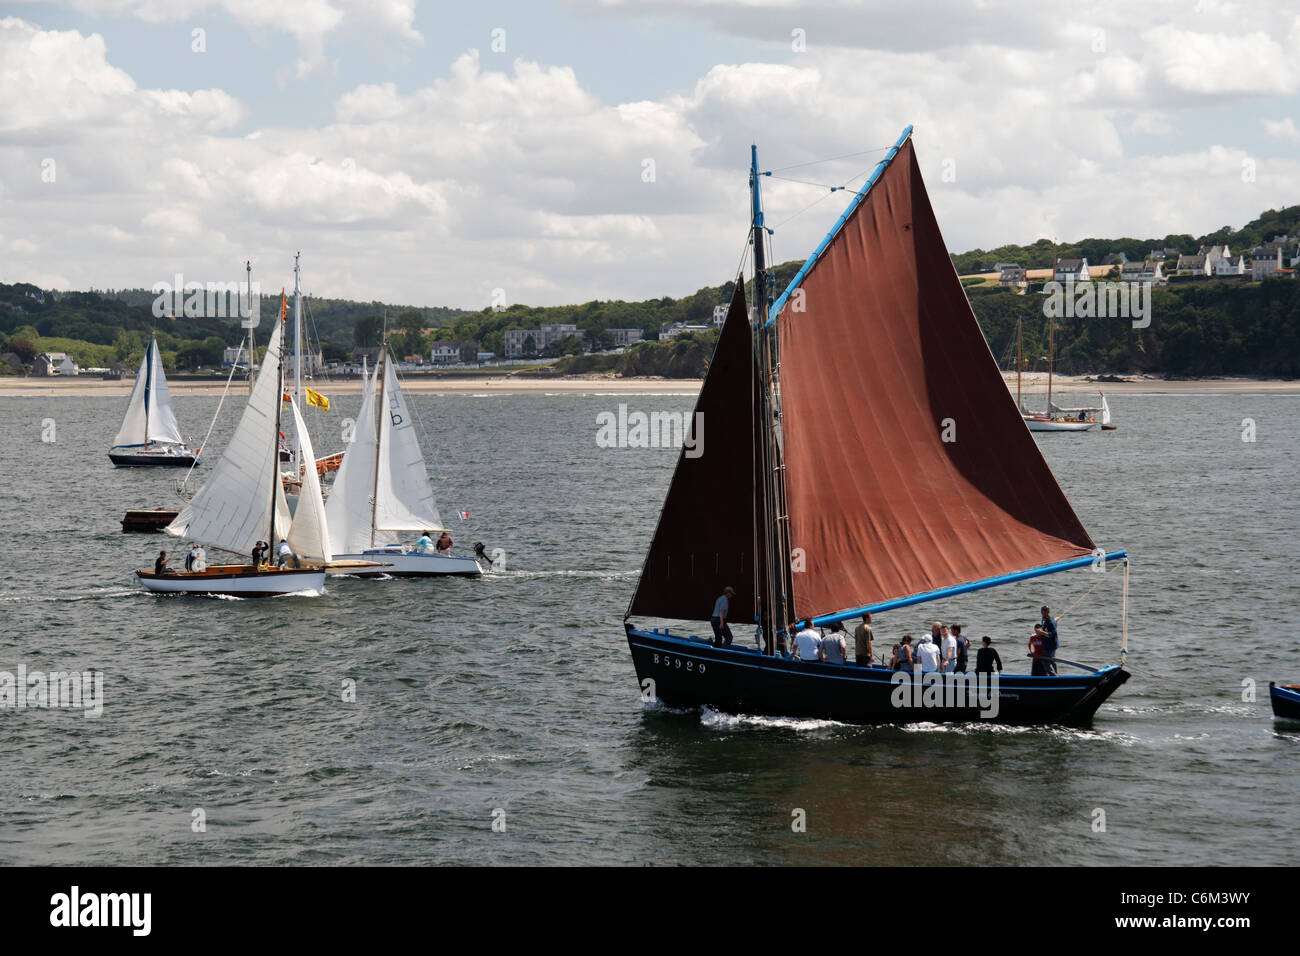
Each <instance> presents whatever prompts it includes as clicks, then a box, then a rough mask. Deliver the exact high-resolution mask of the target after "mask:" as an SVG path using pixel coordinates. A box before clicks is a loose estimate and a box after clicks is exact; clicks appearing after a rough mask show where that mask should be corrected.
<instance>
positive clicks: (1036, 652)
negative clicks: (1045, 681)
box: [1029, 624, 1048, 677]
mask: <svg viewBox="0 0 1300 956" xmlns="http://www.w3.org/2000/svg"><path fill="white" fill-rule="evenodd" d="M1044 637H1045V635H1044V634H1043V625H1041V624H1035V625H1034V635H1033V637H1031V638H1030V639H1029V653H1030V654H1031V655H1032V656H1033V658H1034V663H1033V667H1032V668H1031V669H1030V671H1029V673H1030V674H1032V675H1033V676H1034V677H1047V676H1048V671H1047V662H1046V661H1044V660H1043V645H1044Z"/></svg>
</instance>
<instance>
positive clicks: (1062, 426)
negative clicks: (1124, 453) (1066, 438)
mask: <svg viewBox="0 0 1300 956" xmlns="http://www.w3.org/2000/svg"><path fill="white" fill-rule="evenodd" d="M1025 424H1026V425H1028V426H1029V430H1030V431H1031V432H1089V431H1093V430H1094V429H1100V428H1101V426H1100V425H1099V424H1097V422H1071V421H1062V420H1061V419H1059V418H1052V419H1048V418H1026V419H1025Z"/></svg>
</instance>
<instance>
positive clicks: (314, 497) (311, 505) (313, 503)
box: [281, 402, 330, 561]
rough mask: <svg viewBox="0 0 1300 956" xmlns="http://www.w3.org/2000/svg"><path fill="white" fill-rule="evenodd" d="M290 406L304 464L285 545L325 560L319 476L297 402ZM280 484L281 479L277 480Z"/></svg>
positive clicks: (312, 558)
mask: <svg viewBox="0 0 1300 956" xmlns="http://www.w3.org/2000/svg"><path fill="white" fill-rule="evenodd" d="M290 407H291V408H292V409H293V423H294V428H295V429H297V435H298V444H299V447H301V448H302V460H303V462H305V468H304V470H303V475H302V487H301V488H300V489H299V491H298V508H297V510H295V511H294V514H293V523H292V524H291V525H290V526H289V535H288V541H289V547H291V548H293V551H294V553H295V554H296V555H298V557H300V558H306V559H308V560H310V561H328V560H329V559H330V555H329V531H328V530H327V529H328V527H329V526H328V523H327V519H326V517H325V502H324V501H323V500H322V498H321V492H320V476H319V475H317V474H316V453H315V451H314V449H313V448H312V446H311V435H309V434H308V433H307V424H306V422H304V421H303V420H302V413H301V412H300V411H298V403H297V402H290ZM281 486H283V482H281Z"/></svg>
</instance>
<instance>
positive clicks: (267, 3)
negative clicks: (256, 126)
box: [28, 0, 423, 77]
mask: <svg viewBox="0 0 1300 956" xmlns="http://www.w3.org/2000/svg"><path fill="white" fill-rule="evenodd" d="M28 2H36V0H28ZM417 2H418V0H67V5H68V6H71V7H73V8H74V9H76V10H80V11H81V12H83V13H87V14H91V15H93V16H96V17H106V16H114V17H126V16H130V17H137V18H139V19H140V20H144V21H147V22H151V23H162V22H177V21H189V22H191V23H194V24H195V25H198V26H202V25H203V24H202V22H201V21H202V18H203V17H204V16H207V15H210V14H212V13H214V12H221V13H224V14H226V15H228V16H229V17H231V18H232V19H233V20H235V22H236V23H238V24H240V25H241V26H242V27H244V28H245V29H246V30H248V31H249V33H250V34H254V35H260V34H265V33H267V32H268V31H276V32H281V33H287V34H289V35H290V36H292V37H294V39H295V40H296V41H297V42H298V47H299V56H298V60H297V62H296V64H295V68H296V72H297V74H298V76H299V77H302V76H306V75H307V74H309V73H312V72H315V71H317V70H319V69H320V68H321V67H322V66H323V65H324V64H325V60H326V57H325V46H326V43H327V42H328V41H329V39H330V38H331V37H333V36H336V35H338V34H340V33H344V34H348V35H354V34H356V33H363V34H365V33H369V34H375V35H379V36H382V37H386V38H397V39H400V40H403V41H408V42H414V43H422V42H423V37H421V35H420V33H419V31H417V30H416V29H415V7H416V3H417Z"/></svg>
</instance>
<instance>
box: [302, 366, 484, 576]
mask: <svg viewBox="0 0 1300 956" xmlns="http://www.w3.org/2000/svg"><path fill="white" fill-rule="evenodd" d="M356 422H357V426H356V430H355V431H354V432H353V435H352V441H351V443H350V444H349V445H348V450H347V451H346V452H344V454H343V461H342V462H341V463H340V465H339V469H338V475H337V476H336V477H335V479H334V489H333V491H332V492H331V493H330V495H329V498H328V499H327V500H326V502H325V517H326V524H327V526H328V527H329V534H330V544H331V550H332V551H333V557H332V561H331V564H334V563H342V562H347V563H350V564H352V565H353V567H344V568H334V567H331V568H330V573H331V574H346V575H353V576H356V577H363V578H382V577H385V576H388V577H398V578H408V577H409V578H414V577H419V578H424V577H442V576H461V577H477V576H479V575H480V574H482V571H481V569H480V568H479V565H478V562H477V561H475V560H474V559H473V558H471V557H466V556H464V555H457V554H452V553H450V552H448V553H445V554H439V553H437V552H435V551H426V550H423V549H420V548H413V547H411V546H410V545H409V544H403V543H402V542H401V541H400V537H399V536H401V535H403V534H418V533H420V532H423V533H424V534H425V535H431V536H432V535H436V534H437V533H438V532H439V531H445V530H446V526H445V525H444V524H443V520H442V516H441V515H440V514H439V513H438V506H437V504H436V503H435V502H434V500H433V487H432V485H431V484H430V483H429V473H428V468H427V467H426V465H425V461H424V453H423V451H422V450H421V448H420V442H419V439H418V437H417V436H416V433H415V428H414V424H415V423H414V416H413V412H412V410H411V409H410V408H409V407H408V405H407V403H406V398H405V396H404V395H403V394H402V387H401V385H400V384H399V383H398V381H397V376H396V375H395V374H394V373H393V366H392V362H391V360H390V358H389V356H388V350H387V348H386V347H385V348H382V349H381V350H380V355H379V361H378V362H377V363H376V364H375V374H374V378H373V380H372V381H370V382H368V383H367V384H366V387H365V391H364V393H363V394H362V398H361V411H360V412H358V413H357V419H356ZM359 562H374V563H376V564H382V565H383V567H382V568H374V567H371V568H366V567H364V566H363V567H362V568H361V569H360V570H358V569H357V567H356V566H355V565H356V564H357V563H359Z"/></svg>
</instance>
